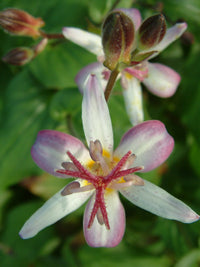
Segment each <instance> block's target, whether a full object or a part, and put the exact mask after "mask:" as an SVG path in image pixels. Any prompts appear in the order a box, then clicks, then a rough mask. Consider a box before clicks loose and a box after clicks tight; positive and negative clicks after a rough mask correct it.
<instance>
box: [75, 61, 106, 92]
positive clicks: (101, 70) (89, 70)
mask: <svg viewBox="0 0 200 267" xmlns="http://www.w3.org/2000/svg"><path fill="white" fill-rule="evenodd" d="M91 74H94V75H96V76H97V77H98V80H99V82H100V83H101V87H102V88H103V90H104V91H105V88H106V85H107V83H108V80H109V77H110V71H109V70H108V69H106V68H105V67H104V65H103V64H102V63H100V62H95V63H92V64H89V65H87V66H86V67H84V68H83V69H81V70H80V71H79V73H78V74H77V75H76V78H75V81H76V83H77V85H78V88H79V90H80V92H81V93H82V94H83V90H84V85H85V81H86V80H87V79H88V77H89V76H90V75H91Z"/></svg>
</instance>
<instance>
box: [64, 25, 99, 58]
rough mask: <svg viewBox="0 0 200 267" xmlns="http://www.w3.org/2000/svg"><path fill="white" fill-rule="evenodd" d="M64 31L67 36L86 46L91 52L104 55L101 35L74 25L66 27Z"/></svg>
mask: <svg viewBox="0 0 200 267" xmlns="http://www.w3.org/2000/svg"><path fill="white" fill-rule="evenodd" d="M62 32H63V35H64V36H65V38H67V39H69V40H70V41H72V42H74V43H75V44H77V45H79V46H81V47H83V48H85V49H86V50H88V51H89V52H91V53H93V54H95V55H97V56H103V55H104V53H103V47H102V44H101V37H100V36H99V35H97V34H94V33H90V32H87V31H84V30H81V29H78V28H73V27H65V28H63V31H62Z"/></svg>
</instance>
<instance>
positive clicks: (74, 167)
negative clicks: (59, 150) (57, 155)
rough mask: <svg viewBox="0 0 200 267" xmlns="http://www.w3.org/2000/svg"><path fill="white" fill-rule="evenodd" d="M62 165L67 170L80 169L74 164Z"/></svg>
mask: <svg viewBox="0 0 200 267" xmlns="http://www.w3.org/2000/svg"><path fill="white" fill-rule="evenodd" d="M61 165H62V167H63V168H64V169H65V170H69V171H78V168H76V166H75V165H74V163H72V162H63V163H62V164H61Z"/></svg>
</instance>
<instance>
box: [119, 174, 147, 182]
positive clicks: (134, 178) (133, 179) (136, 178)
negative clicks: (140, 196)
mask: <svg viewBox="0 0 200 267" xmlns="http://www.w3.org/2000/svg"><path fill="white" fill-rule="evenodd" d="M124 180H125V181H126V182H130V181H131V182H132V184H134V185H144V180H143V179H142V178H140V177H139V176H137V175H135V174H129V175H127V176H125V177H124Z"/></svg>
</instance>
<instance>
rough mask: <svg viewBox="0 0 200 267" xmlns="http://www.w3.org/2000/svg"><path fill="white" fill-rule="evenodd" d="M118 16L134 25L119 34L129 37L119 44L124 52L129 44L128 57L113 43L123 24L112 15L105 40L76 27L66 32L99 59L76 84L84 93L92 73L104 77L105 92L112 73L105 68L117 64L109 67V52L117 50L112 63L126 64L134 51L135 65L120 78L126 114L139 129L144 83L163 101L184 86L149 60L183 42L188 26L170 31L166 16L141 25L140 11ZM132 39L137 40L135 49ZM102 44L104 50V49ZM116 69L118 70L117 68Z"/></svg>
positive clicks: (175, 75)
mask: <svg viewBox="0 0 200 267" xmlns="http://www.w3.org/2000/svg"><path fill="white" fill-rule="evenodd" d="M114 12H117V13H120V15H121V16H122V15H123V14H124V16H126V17H128V18H129V20H126V22H127V21H128V23H129V24H130V20H131V21H132V24H133V26H132V28H131V27H130V25H129V27H125V25H127V24H126V23H124V25H122V27H121V28H122V30H121V28H119V30H118V32H122V36H125V37H124V39H123V38H122V37H121V39H120V38H118V41H121V43H120V44H119V47H120V48H121V47H122V48H123V44H124V43H125V48H124V55H121V54H120V53H117V51H116V49H117V48H116V46H117V45H116V46H114V44H113V43H116V42H114V37H113V40H111V39H112V36H113V34H114V33H115V32H117V30H116V31H114V30H113V27H115V26H116V27H119V26H118V24H119V23H118V21H117V19H115V18H113V17H112V16H110V15H109V16H108V17H107V18H109V20H111V23H110V24H111V26H110V28H109V26H107V24H108V23H105V22H104V25H106V26H104V25H103V38H101V37H100V36H99V35H97V34H94V33H90V32H87V31H84V30H81V29H78V28H73V27H65V28H64V29H63V34H64V36H65V37H66V38H67V39H69V40H71V41H72V42H74V43H76V44H78V45H80V46H82V47H83V48H85V49H87V50H88V51H89V52H91V53H93V54H95V55H96V56H97V59H98V63H97V62H96V63H92V64H90V65H88V66H86V67H85V68H83V69H82V70H81V71H80V72H79V73H78V75H77V77H76V79H75V80H76V83H77V85H78V87H79V89H80V91H81V92H82V90H83V81H85V80H86V79H87V77H88V75H90V74H91V73H92V74H96V75H97V76H99V77H101V80H102V81H101V85H102V87H103V88H104V89H105V87H106V84H107V81H108V79H109V75H110V70H108V69H107V68H105V66H104V65H106V66H107V67H110V66H111V68H112V65H113V64H114V63H115V62H114V63H113V64H111V63H112V62H109V64H108V63H107V61H106V57H107V55H106V51H107V50H108V51H109V45H110V51H112V48H113V49H114V52H113V54H112V53H111V55H110V58H111V60H110V61H112V60H114V61H115V60H118V59H119V58H120V59H121V58H122V60H123V59H124V62H125V63H126V62H127V61H128V60H129V59H127V53H128V52H130V49H131V48H132V56H133V59H132V60H133V61H134V62H131V63H130V66H129V65H128V64H124V68H121V69H120V71H121V73H120V75H121V85H122V87H123V96H124V100H125V106H126V110H127V113H128V115H129V118H130V121H131V123H132V124H133V125H136V124H138V123H140V122H142V121H143V120H144V115H143V109H142V93H141V82H142V83H143V84H144V85H145V86H146V87H147V89H148V90H149V91H150V92H151V93H153V94H154V95H157V96H159V97H162V98H166V97H170V96H172V95H173V94H174V93H175V91H176V89H177V87H178V85H179V83H180V75H179V74H178V73H177V72H175V71H174V70H173V69H171V68H169V67H167V66H165V65H163V64H159V63H150V62H149V61H148V60H149V59H151V58H153V57H155V56H156V55H158V54H159V53H160V52H161V51H162V50H164V49H165V48H166V47H167V46H168V45H170V44H171V43H172V42H174V41H175V40H176V39H177V38H179V37H180V36H181V35H182V34H183V32H184V31H185V30H186V28H187V24H186V23H177V24H175V25H174V26H173V27H171V28H169V29H167V30H166V26H165V21H164V17H163V16H162V15H159V16H152V17H150V18H149V19H147V20H145V21H144V22H143V23H141V21H142V20H141V15H140V12H139V11H138V10H137V9H134V8H133V9H117V10H116V11H113V13H114ZM117 15H119V14H117ZM122 17H123V16H122ZM113 21H114V22H113ZM121 21H122V22H121V23H122V24H123V21H124V20H122V19H121ZM106 22H107V20H106ZM104 28H105V32H104ZM130 29H131V30H130ZM109 30H110V36H111V37H110V40H109V39H108V37H109ZM123 30H124V31H123ZM129 33H131V34H129ZM127 36H128V37H127ZM105 37H106V38H105ZM152 37H153V38H152ZM131 38H132V39H133V40H132V41H133V46H132V47H131V40H130V39H131ZM102 40H103V44H104V47H103V45H102ZM106 40H107V41H106ZM123 40H124V41H123ZM112 44H113V46H112ZM130 47H131V48H130ZM127 51H128V52H127ZM138 51H139V53H138ZM107 54H109V53H107ZM103 63H104V65H103ZM132 63H133V64H132ZM113 66H115V64H114V65H113Z"/></svg>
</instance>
